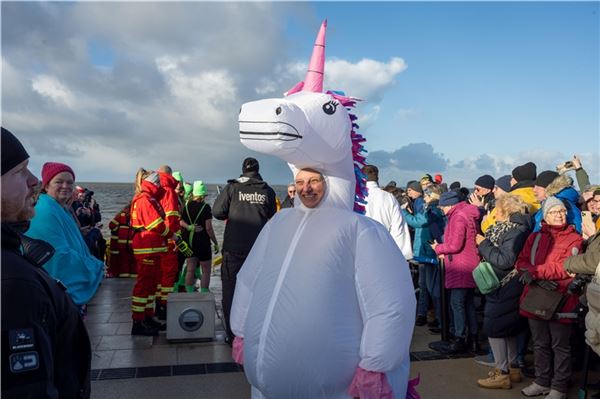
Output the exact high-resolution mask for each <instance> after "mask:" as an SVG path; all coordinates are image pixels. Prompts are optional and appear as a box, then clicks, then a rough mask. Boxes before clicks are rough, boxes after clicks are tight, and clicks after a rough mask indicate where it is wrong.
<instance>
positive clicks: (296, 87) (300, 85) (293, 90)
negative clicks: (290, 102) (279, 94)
mask: <svg viewBox="0 0 600 399" xmlns="http://www.w3.org/2000/svg"><path fill="white" fill-rule="evenodd" d="M303 87H304V82H302V81H300V82H298V83H296V84H295V85H294V87H292V88H291V89H289V90H288V91H286V92H285V93H283V95H284V96H285V97H287V96H289V95H290V94H294V93H298V92H299V91H302V88H303Z"/></svg>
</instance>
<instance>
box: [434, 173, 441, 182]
mask: <svg viewBox="0 0 600 399" xmlns="http://www.w3.org/2000/svg"><path fill="white" fill-rule="evenodd" d="M434 180H435V183H436V184H442V175H439V174H438V175H435V176H434Z"/></svg>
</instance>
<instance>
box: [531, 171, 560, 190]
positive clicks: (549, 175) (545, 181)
mask: <svg viewBox="0 0 600 399" xmlns="http://www.w3.org/2000/svg"><path fill="white" fill-rule="evenodd" d="M557 177H558V173H556V172H555V171H553V170H545V171H543V172H542V173H540V174H539V175H538V177H537V179H535V185H536V186H539V187H544V188H546V187H548V185H549V184H550V183H552V181H553V180H554V179H556V178H557Z"/></svg>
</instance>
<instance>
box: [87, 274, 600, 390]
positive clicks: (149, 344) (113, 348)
mask: <svg viewBox="0 0 600 399" xmlns="http://www.w3.org/2000/svg"><path fill="white" fill-rule="evenodd" d="M132 286H133V279H114V278H113V279H106V280H104V282H103V283H102V286H101V287H100V290H99V291H98V293H97V294H96V296H95V297H94V299H93V300H92V302H91V303H90V304H89V310H88V320H87V321H86V325H87V327H88V331H89V333H90V339H91V341H92V349H93V351H94V352H93V358H92V398H93V399H109V398H110V399H112V398H118V399H129V398H131V399H134V398H136V399H137V398H141V399H165V398H193V399H204V398H214V399H226V398H249V397H250V387H249V385H248V383H247V382H246V379H245V377H244V373H243V372H242V371H241V369H240V367H238V365H236V364H235V363H233V361H232V359H231V348H230V347H229V346H227V345H226V344H224V343H223V342H222V341H221V339H222V337H223V325H222V323H221V321H220V319H219V318H217V319H216V335H217V340H215V341H212V342H203V343H170V342H168V341H167V340H166V338H165V333H161V334H160V335H159V336H158V337H132V336H131V335H130V331H131V313H130V304H131V290H132ZM220 286H221V284H220V280H219V278H218V275H217V274H213V276H212V278H211V291H212V292H213V293H214V294H215V297H217V298H218V300H217V313H218V314H222V312H221V308H220V297H221V292H220ZM438 339H439V335H431V334H430V333H429V331H428V330H427V328H426V327H417V328H416V329H415V333H414V336H413V342H412V345H411V360H412V363H411V375H412V376H413V377H414V376H416V375H418V374H420V376H421V384H420V385H419V387H418V390H419V392H420V394H421V397H422V398H444V399H453V398H457V399H458V398H460V399H464V398H489V399H496V398H498V399H511V398H523V396H522V395H521V394H520V389H521V388H523V387H524V386H526V385H527V384H529V383H530V381H531V380H529V379H525V380H524V381H523V382H522V383H519V384H515V386H514V387H513V389H512V390H499V391H492V390H483V389H480V388H478V387H477V383H476V380H477V378H482V377H484V376H485V375H486V373H487V372H488V371H489V369H488V368H486V367H484V366H480V365H477V364H475V362H474V361H473V359H472V358H470V357H467V358H454V359H449V358H447V357H445V356H440V355H439V354H437V352H433V351H431V350H430V349H429V347H428V344H429V343H430V342H432V341H435V340H438ZM596 376H597V374H594V375H593V376H592V378H591V380H592V381H597V379H595V378H594V377H596ZM574 381H575V382H576V383H577V384H578V383H579V381H580V377H579V375H578V374H577V375H575V377H574ZM577 388H578V387H577V386H573V387H572V388H571V390H570V392H569V398H577V397H578V396H577Z"/></svg>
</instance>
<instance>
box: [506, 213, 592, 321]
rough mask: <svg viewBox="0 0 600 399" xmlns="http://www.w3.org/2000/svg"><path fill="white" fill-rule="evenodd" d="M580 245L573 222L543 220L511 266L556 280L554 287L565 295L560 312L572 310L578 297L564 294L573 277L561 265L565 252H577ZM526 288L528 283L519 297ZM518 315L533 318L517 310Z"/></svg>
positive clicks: (580, 241) (534, 276)
mask: <svg viewBox="0 0 600 399" xmlns="http://www.w3.org/2000/svg"><path fill="white" fill-rule="evenodd" d="M537 235H540V236H541V237H540V239H539V242H538V246H537V251H536V252H535V254H534V256H535V258H534V259H533V263H531V250H532V247H533V243H534V241H535V237H536V236H537ZM582 245H583V238H582V237H581V235H580V234H579V233H577V231H576V230H575V228H574V227H573V226H570V225H566V224H565V225H562V226H550V225H549V224H547V223H546V222H542V228H541V230H540V231H539V232H537V233H532V234H530V235H529V237H528V238H527V242H525V246H524V247H523V249H522V250H521V253H520V254H519V258H518V259H517V263H516V264H515V267H516V268H517V270H519V271H521V270H525V269H526V270H529V272H530V273H531V276H532V277H533V278H534V279H535V280H554V281H556V282H557V283H558V288H557V290H558V291H559V292H561V293H563V294H565V295H567V298H566V300H565V303H564V305H563V307H562V308H561V309H560V312H561V313H565V312H572V311H573V309H575V306H576V305H577V301H578V300H579V298H578V296H577V295H575V294H567V288H568V286H569V283H571V281H572V280H573V277H571V276H569V274H568V273H567V272H566V271H565V269H564V268H563V263H564V261H565V259H567V258H568V257H569V256H572V255H577V254H578V253H580V252H581V249H582ZM527 292H529V286H528V285H526V286H525V289H524V290H523V294H522V295H521V301H522V300H523V298H525V296H526V295H527ZM520 312H521V315H523V316H525V317H529V318H534V319H535V318H537V317H536V316H535V315H534V314H531V313H528V312H524V311H522V310H521V311H520ZM559 322H561V323H568V322H569V319H560V320H559Z"/></svg>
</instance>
